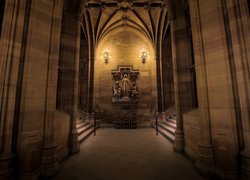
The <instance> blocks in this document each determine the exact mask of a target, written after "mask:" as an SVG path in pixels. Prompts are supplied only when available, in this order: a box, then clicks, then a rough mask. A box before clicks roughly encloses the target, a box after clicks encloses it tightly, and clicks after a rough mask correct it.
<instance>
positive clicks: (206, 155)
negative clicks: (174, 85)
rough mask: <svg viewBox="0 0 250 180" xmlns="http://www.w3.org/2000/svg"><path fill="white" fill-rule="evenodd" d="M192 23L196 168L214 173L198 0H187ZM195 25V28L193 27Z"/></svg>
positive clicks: (206, 172)
mask: <svg viewBox="0 0 250 180" xmlns="http://www.w3.org/2000/svg"><path fill="white" fill-rule="evenodd" d="M189 6H190V17H191V23H192V33H193V44H194V54H195V64H196V69H195V70H196V73H197V90H198V101H199V112H200V122H199V124H200V142H199V143H198V159H197V161H196V164H195V166H196V168H197V170H198V171H199V172H201V173H202V174H206V175H213V174H214V155H213V148H212V140H211V127H210V115H209V99H208V84H207V72H206V62H205V55H204V53H205V50H204V45H203V44H204V42H203V34H202V26H201V19H200V10H199V1H198V0H189ZM194 27H195V28H194Z"/></svg>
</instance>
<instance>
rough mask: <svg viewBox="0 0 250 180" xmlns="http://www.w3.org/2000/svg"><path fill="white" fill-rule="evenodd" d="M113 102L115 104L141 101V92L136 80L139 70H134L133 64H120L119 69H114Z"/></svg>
mask: <svg viewBox="0 0 250 180" xmlns="http://www.w3.org/2000/svg"><path fill="white" fill-rule="evenodd" d="M111 74H112V76H113V80H114V81H113V86H112V93H113V96H112V102H113V103H115V104H137V103H138V102H139V92H138V87H137V86H136V80H137V79H138V76H139V70H133V68H132V67H131V66H118V69H117V70H112V71H111Z"/></svg>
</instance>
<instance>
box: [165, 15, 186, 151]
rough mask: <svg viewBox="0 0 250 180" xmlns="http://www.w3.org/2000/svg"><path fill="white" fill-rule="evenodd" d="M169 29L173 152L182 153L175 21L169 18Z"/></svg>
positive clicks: (182, 136)
mask: <svg viewBox="0 0 250 180" xmlns="http://www.w3.org/2000/svg"><path fill="white" fill-rule="evenodd" d="M169 21H170V28H171V40H172V62H173V74H174V92H175V109H176V131H175V142H174V150H175V151H176V152H179V153H182V152H183V151H184V133H183V120H182V110H181V101H180V83H179V82H180V80H179V73H178V71H179V70H178V62H177V60H178V59H177V49H176V29H175V19H174V18H173V17H170V19H169Z"/></svg>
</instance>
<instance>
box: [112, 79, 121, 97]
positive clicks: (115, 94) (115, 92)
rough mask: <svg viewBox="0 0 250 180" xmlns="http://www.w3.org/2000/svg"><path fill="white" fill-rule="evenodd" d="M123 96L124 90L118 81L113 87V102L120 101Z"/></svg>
mask: <svg viewBox="0 0 250 180" xmlns="http://www.w3.org/2000/svg"><path fill="white" fill-rule="evenodd" d="M121 96H122V90H121V87H120V83H119V81H116V82H115V84H114V85H113V101H115V100H118V99H120V98H121Z"/></svg>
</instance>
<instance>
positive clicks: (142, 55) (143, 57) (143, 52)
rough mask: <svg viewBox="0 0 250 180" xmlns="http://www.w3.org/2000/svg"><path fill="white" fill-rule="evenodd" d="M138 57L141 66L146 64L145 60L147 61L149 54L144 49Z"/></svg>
mask: <svg viewBox="0 0 250 180" xmlns="http://www.w3.org/2000/svg"><path fill="white" fill-rule="evenodd" d="M139 57H140V58H141V60H142V64H145V63H146V60H147V59H148V58H150V56H149V53H148V51H147V50H146V49H145V48H143V49H142V50H141V51H140V55H139Z"/></svg>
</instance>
